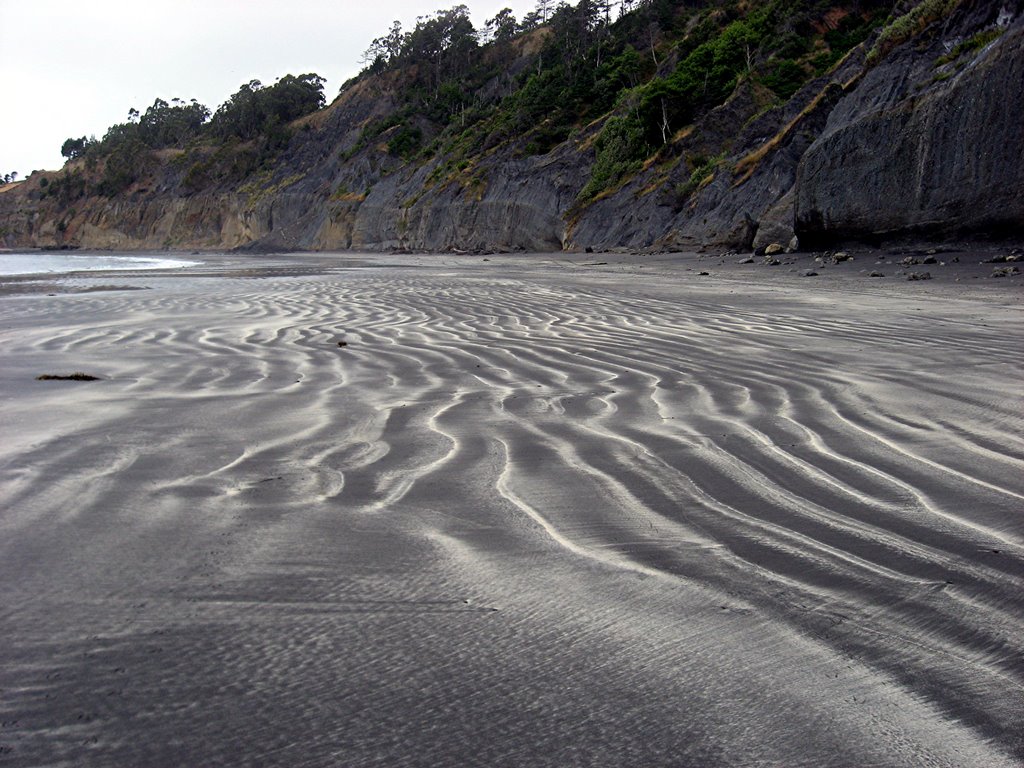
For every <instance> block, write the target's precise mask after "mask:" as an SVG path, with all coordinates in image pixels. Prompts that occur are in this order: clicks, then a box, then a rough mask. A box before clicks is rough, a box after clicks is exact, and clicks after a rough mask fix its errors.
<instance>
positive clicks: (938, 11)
mask: <svg viewBox="0 0 1024 768" xmlns="http://www.w3.org/2000/svg"><path fill="white" fill-rule="evenodd" d="M960 3H961V0H922V2H920V3H918V4H917V5H916V6H914V7H913V8H912V9H911V10H910V11H908V12H907V13H905V14H903V15H902V16H899V17H898V18H896V19H895V20H894V21H893V22H892V23H891V24H889V25H888V26H886V27H885V28H884V29H883V30H882V33H881V34H880V35H879V36H878V40H876V41H875V44H874V46H873V47H872V48H871V51H870V52H869V53H868V63H869V64H872V63H875V62H877V61H879V60H881V59H883V58H884V57H885V56H886V55H887V54H888V53H889V51H891V50H892V49H893V48H895V47H896V46H897V45H900V44H901V43H904V42H906V41H907V40H909V39H910V38H911V37H914V36H915V35H919V34H921V33H922V32H923V31H924V30H925V29H926V28H928V27H929V26H930V25H931V24H933V23H935V22H936V21H939V20H940V19H944V18H946V17H947V16H949V15H950V14H951V13H953V11H955V10H956V9H957V8H958V7H959V6H960Z"/></svg>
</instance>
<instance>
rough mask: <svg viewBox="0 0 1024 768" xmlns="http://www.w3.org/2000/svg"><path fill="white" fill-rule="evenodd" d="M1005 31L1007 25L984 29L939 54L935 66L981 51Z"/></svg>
mask: <svg viewBox="0 0 1024 768" xmlns="http://www.w3.org/2000/svg"><path fill="white" fill-rule="evenodd" d="M1005 31H1006V28H1005V27H993V28H992V29H985V30H982V31H981V32H978V33H977V34H976V35H973V36H971V37H969V38H968V39H967V40H964V41H963V42H961V43H957V45H955V46H954V47H953V49H952V50H951V51H950V52H949V53H947V54H944V55H942V56H939V58H937V59H936V60H935V66H936V67H941V66H943V65H945V64H949V63H950V62H953V61H956V60H957V59H959V58H960V57H961V56H963V55H964V54H965V53H973V52H974V51H980V50H981V49H982V48H984V47H985V46H986V45H988V44H989V43H991V42H992V41H993V40H996V39H998V38H999V37H1000V36H1001V35H1002V34H1003V32H1005Z"/></svg>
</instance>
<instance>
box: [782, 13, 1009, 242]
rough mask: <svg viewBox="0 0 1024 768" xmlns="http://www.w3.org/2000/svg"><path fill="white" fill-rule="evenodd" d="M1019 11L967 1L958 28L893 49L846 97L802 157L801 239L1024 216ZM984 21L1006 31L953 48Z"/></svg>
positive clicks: (926, 230)
mask: <svg viewBox="0 0 1024 768" xmlns="http://www.w3.org/2000/svg"><path fill="white" fill-rule="evenodd" d="M1020 11H1021V8H1020V3H1017V4H1015V5H1010V4H1007V5H1003V6H1000V5H998V4H996V3H988V4H978V5H976V6H965V7H964V8H962V9H961V11H960V13H959V14H958V16H959V18H954V19H952V20H951V22H952V23H951V27H952V32H951V34H946V35H936V36H935V38H934V39H933V40H932V41H930V45H928V47H927V48H925V49H924V50H921V49H914V48H911V47H909V46H904V47H902V48H901V49H899V50H897V51H893V52H892V53H891V54H890V55H889V57H888V58H886V59H885V61H883V62H882V63H881V64H880V65H879V66H877V67H875V68H873V69H871V70H870V71H868V72H867V73H866V74H865V75H864V78H863V80H862V81H861V82H860V84H859V85H858V87H857V88H856V89H854V90H853V91H852V92H851V93H850V94H849V95H848V96H846V97H845V98H844V99H842V100H840V101H839V103H838V104H837V105H836V106H835V108H834V109H833V110H832V111H831V114H830V115H829V118H828V123H827V125H826V126H825V129H824V131H823V132H822V135H821V136H820V137H819V138H818V139H817V140H816V141H815V142H814V144H813V145H812V146H811V147H810V148H809V149H808V151H807V152H805V153H804V154H803V156H802V158H801V160H800V163H799V165H798V167H797V183H796V189H795V192H796V201H795V216H796V227H797V230H798V232H799V233H800V237H801V240H802V241H803V242H805V243H806V244H808V245H810V244H813V243H815V242H820V241H829V240H833V239H835V238H837V237H846V236H852V237H863V236H876V237H884V236H891V235H894V234H917V233H922V234H927V235H938V236H943V235H956V234H959V233H979V232H980V233H998V232H1000V231H1011V230H1013V229H1014V228H1017V227H1019V226H1020V225H1021V224H1022V223H1024V26H1022V25H1021V20H1020ZM1014 16H1015V17H1017V18H1016V21H1015V22H1013V23H1011V19H1012V18H1013V17H1014ZM1000 21H1001V22H1002V23H1000ZM993 25H994V28H993ZM976 30H993V31H992V32H990V33H989V34H998V37H996V38H995V39H994V40H992V41H990V42H982V41H983V40H984V39H985V37H984V36H979V37H977V38H975V40H976V41H977V42H976V43H975V44H977V45H978V49H977V50H976V51H973V50H966V51H964V52H963V53H961V54H960V55H951V53H955V50H956V46H957V45H961V46H964V45H965V44H966V45H971V44H972V32H975V31H976ZM975 34H977V33H976V32H975ZM947 59H948V60H947Z"/></svg>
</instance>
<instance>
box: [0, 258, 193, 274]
mask: <svg viewBox="0 0 1024 768" xmlns="http://www.w3.org/2000/svg"><path fill="white" fill-rule="evenodd" d="M201 263H202V262H199V261H187V260H184V259H172V258H167V257H165V256H111V255H109V254H79V253H76V254H69V253H0V276H10V275H59V274H67V273H69V272H98V271H108V270H117V271H124V270H137V269H147V270H148V269H181V268H183V267H194V266H197V265H199V264H201Z"/></svg>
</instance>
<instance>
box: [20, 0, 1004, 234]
mask: <svg viewBox="0 0 1024 768" xmlns="http://www.w3.org/2000/svg"><path fill="white" fill-rule="evenodd" d="M912 5H913V4H910V6H912ZM1022 6H1024V0H1015V1H1014V2H1010V3H992V2H983V1H982V0H976V1H973V2H972V1H971V0H963V2H961V3H959V5H958V6H957V7H956V9H955V10H954V11H953V13H952V14H951V15H946V16H944V17H942V18H939V19H937V20H934V21H932V22H931V23H929V24H926V25H925V27H924V29H923V30H919V31H918V32H917V34H915V35H914V36H912V37H910V38H908V39H906V40H903V41H900V44H898V45H896V46H895V47H894V48H893V49H892V50H891V51H888V52H887V55H884V56H881V57H872V56H869V52H870V51H871V49H872V46H874V45H875V43H876V40H875V38H870V39H869V40H867V41H866V42H865V43H864V44H862V45H861V46H859V47H857V48H855V49H854V50H853V51H852V52H851V53H850V54H849V55H848V56H847V57H846V59H844V60H843V61H842V62H841V63H840V64H839V65H838V66H837V67H836V68H834V70H833V71H832V72H830V73H829V74H828V75H827V76H823V77H819V78H818V79H816V80H814V81H812V82H810V83H808V84H807V85H805V86H804V87H803V88H802V89H801V90H800V91H798V92H797V93H796V94H795V95H794V96H793V97H792V98H791V99H790V100H789V101H788V102H786V103H784V104H781V105H779V104H776V105H774V106H772V105H771V102H770V95H766V93H765V92H763V90H759V89H758V87H757V86H755V85H753V84H751V83H749V82H747V83H741V84H740V86H739V87H738V88H737V90H736V92H735V93H734V94H733V96H732V97H731V98H730V99H729V100H728V101H727V102H726V103H725V104H723V105H722V106H720V107H718V108H717V109H715V110H712V111H711V112H710V113H708V114H706V115H704V116H703V117H702V118H701V119H699V120H698V122H697V123H695V124H694V125H693V126H691V127H690V128H688V129H687V130H686V131H684V132H682V134H680V135H678V136H676V137H675V139H674V141H673V144H672V146H671V151H666V152H663V153H662V154H661V155H660V156H659V158H658V159H657V161H656V162H652V163H650V164H649V165H648V166H647V167H645V168H644V169H642V170H641V171H640V172H638V173H636V174H635V175H634V176H632V177H631V178H630V179H629V180H628V181H627V182H625V183H624V184H623V185H622V186H621V187H620V188H618V189H615V190H612V191H610V192H607V193H605V194H603V195H600V196H598V197H597V198H596V199H595V200H592V201H588V202H587V203H586V204H581V202H580V200H579V198H578V196H579V193H580V191H581V190H582V189H583V188H584V186H585V185H586V184H587V181H588V180H589V178H590V169H591V165H592V164H593V162H594V148H593V145H594V141H593V139H594V137H595V135H596V134H597V132H598V131H599V130H600V124H595V125H592V126H589V127H587V128H586V129H583V130H582V131H579V132H577V133H576V134H574V135H573V136H572V137H570V139H569V140H567V141H566V142H564V143H562V144H560V145H558V146H556V147H555V148H554V149H553V150H551V151H550V152H548V153H546V154H542V155H530V154H528V153H525V152H524V151H523V148H522V147H521V146H519V145H518V144H517V143H516V142H515V141H512V142H509V143H507V144H505V145H503V146H499V147H497V148H495V149H493V150H489V151H486V152H483V153H481V154H480V155H479V156H478V157H477V158H476V159H475V160H474V161H473V162H472V163H470V164H466V166H465V167H458V166H455V167H452V163H451V162H449V160H450V159H449V158H446V157H445V156H443V155H440V154H439V155H437V156H435V157H433V158H431V159H429V160H422V159H418V160H417V161H415V162H405V161H403V160H402V159H400V158H399V157H396V156H394V155H393V154H391V153H389V151H388V148H387V142H388V139H389V134H388V133H387V132H385V133H383V134H381V135H380V136H378V137H376V138H375V139H374V140H373V141H370V142H366V143H365V145H364V144H362V143H361V135H362V129H363V128H364V127H365V126H366V125H367V124H368V122H370V121H372V120H375V119H379V118H381V117H384V116H386V115H388V114H389V113H390V111H393V110H394V109H395V99H396V96H395V92H394V90H393V89H391V88H389V85H388V82H387V80H386V79H380V80H370V81H367V82H363V83H361V84H360V85H359V86H357V87H356V88H354V89H352V90H350V91H348V92H346V94H345V95H344V96H343V97H341V98H340V99H339V100H338V101H337V102H336V103H335V104H333V105H332V106H331V107H330V108H328V109H327V110H325V111H324V112H323V113H320V114H318V115H316V116H315V117H314V118H312V119H304V120H303V121H301V122H302V125H299V126H297V130H296V133H295V137H294V138H293V139H292V141H291V144H290V145H289V146H288V148H287V150H286V151H285V152H284V153H283V154H282V155H281V156H280V157H279V158H278V160H277V162H276V164H275V166H274V167H273V168H272V169H271V170H269V171H264V172H262V173H261V174H260V175H259V176H257V177H255V178H249V179H246V180H244V183H241V182H239V183H234V184H231V183H225V182H217V181H214V182H210V183H208V184H206V185H205V186H200V187H199V188H196V187H195V184H192V185H188V184H186V176H187V174H186V172H185V170H186V169H184V168H182V167H180V166H179V165H176V164H175V163H174V162H173V161H171V160H168V161H167V162H165V163H164V164H163V165H161V166H160V167H159V168H158V169H157V170H156V171H155V172H154V173H153V174H152V175H151V176H150V177H148V178H147V179H146V180H145V182H144V183H139V184H136V185H135V186H133V187H132V188H130V189H128V190H127V191H126V192H124V193H123V194H121V195H118V196H116V197H114V198H109V199H108V198H104V197H88V198H83V199H78V200H75V201H73V202H71V203H64V204H61V203H59V202H58V201H57V200H55V199H53V198H52V197H49V198H45V199H40V197H41V195H40V192H41V184H42V183H43V179H44V178H46V177H49V178H53V176H54V175H53V174H48V175H45V176H44V175H41V174H36V175H35V176H34V177H33V178H32V179H30V180H29V181H27V182H24V183H22V184H20V185H17V186H16V187H14V188H10V189H8V190H7V191H5V192H3V193H0V239H2V242H3V245H5V246H7V247H43V248H53V247H80V248H86V249H116V250H137V249H145V250H157V249H172V250H204V249H210V250H222V249H235V248H250V249H262V250H280V251H284V250H345V249H361V250H393V249H407V250H417V251H447V250H453V249H455V250H465V251H488V250H525V251H551V250H559V249H563V248H584V247H592V248H595V249H615V248H628V249H668V248H692V247H701V246H707V247H721V248H742V249H748V248H754V249H757V248H763V247H764V246H766V245H767V244H769V243H772V242H778V243H781V244H783V245H792V246H794V247H795V246H797V245H798V244H802V245H804V246H810V247H813V246H818V245H821V244H824V243H830V242H834V241H836V240H839V239H845V238H880V237H887V236H893V235H905V234H913V235H920V236H940V237H941V236H947V235H950V234H965V233H966V234H976V235H982V236H987V235H992V234H999V233H1001V232H1004V231H1006V230H1012V229H1013V228H1017V227H1020V226H1022V225H1024V130H1022V129H1021V126H1022V125H1024V98H1022V97H1021V94H1022V93H1024V13H1022V11H1024V7H1022ZM908 7H909V6H908ZM979 41H980V42H979ZM695 157H697V158H709V159H710V161H709V162H708V163H707V164H706V166H705V167H704V168H703V169H702V170H701V171H699V172H696V173H695V172H694V169H693V164H694V163H693V160H692V159H693V158H695Z"/></svg>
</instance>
